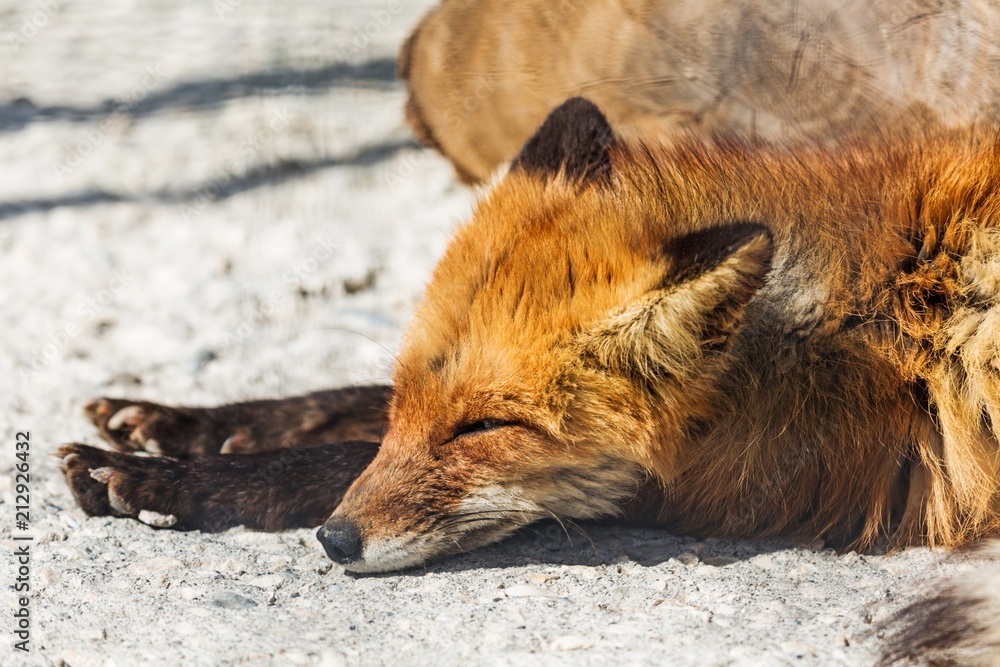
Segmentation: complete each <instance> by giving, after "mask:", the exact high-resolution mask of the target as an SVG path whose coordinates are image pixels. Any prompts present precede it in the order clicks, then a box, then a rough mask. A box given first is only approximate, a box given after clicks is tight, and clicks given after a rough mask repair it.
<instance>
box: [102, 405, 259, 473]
mask: <svg viewBox="0 0 1000 667" xmlns="http://www.w3.org/2000/svg"><path fill="white" fill-rule="evenodd" d="M83 411H84V414H86V416H87V418H88V419H90V421H91V422H92V423H93V424H94V426H96V427H97V430H98V431H99V432H100V434H101V437H102V438H104V439H105V440H107V441H108V443H109V444H110V445H111V446H112V447H114V448H115V449H117V450H118V451H120V452H147V453H149V454H153V455H154V456H171V457H174V458H179V459H186V458H194V457H199V456H208V455H214V454H220V453H221V454H229V453H238V452H241V451H242V448H244V447H246V446H247V443H246V441H248V440H250V438H249V430H248V429H241V428H235V429H234V428H227V427H226V425H224V424H219V423H217V421H218V420H217V419H213V418H212V414H213V413H212V411H211V410H207V409H198V408H171V407H167V406H165V405H158V404H156V403H149V402H147V401H129V400H124V399H118V398H97V399H94V400H93V401H90V402H89V403H87V405H86V406H84V409H83ZM244 431H245V432H244Z"/></svg>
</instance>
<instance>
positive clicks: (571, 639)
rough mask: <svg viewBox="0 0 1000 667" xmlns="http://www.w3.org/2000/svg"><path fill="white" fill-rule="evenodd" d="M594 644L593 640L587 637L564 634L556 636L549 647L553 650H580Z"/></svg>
mask: <svg viewBox="0 0 1000 667" xmlns="http://www.w3.org/2000/svg"><path fill="white" fill-rule="evenodd" d="M593 645H594V642H593V640H591V639H588V638H586V637H581V636H579V635H563V636H562V637H556V638H555V639H553V640H552V643H551V644H549V649H550V650H552V651H579V650H582V649H587V648H591V647H592V646H593Z"/></svg>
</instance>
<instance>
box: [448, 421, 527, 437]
mask: <svg viewBox="0 0 1000 667" xmlns="http://www.w3.org/2000/svg"><path fill="white" fill-rule="evenodd" d="M512 425H513V422H505V421H503V420H500V419H480V420H479V421H477V422H472V423H471V424H465V425H464V426H459V427H458V428H456V429H455V433H454V434H453V435H452V436H451V437H452V438H457V437H459V436H463V435H467V434H469V433H479V432H481V431H492V430H493V429H497V428H503V427H504V426H512Z"/></svg>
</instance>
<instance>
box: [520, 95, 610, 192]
mask: <svg viewBox="0 0 1000 667" xmlns="http://www.w3.org/2000/svg"><path fill="white" fill-rule="evenodd" d="M614 142H615V134H614V132H613V131H612V129H611V125H609V124H608V120H607V119H606V118H605V117H604V114H602V113H601V110H600V109H598V108H597V107H596V106H595V105H594V104H593V102H590V101H589V100H585V99H584V98H582V97H572V98H570V99H568V100H566V101H565V102H563V103H562V104H560V105H559V106H558V107H556V108H555V110H554V111H552V113H550V114H549V116H548V118H546V119H545V122H544V123H542V125H541V127H539V128H538V130H536V131H535V134H534V135H533V136H532V137H531V138H530V139H528V142H527V143H526V144H524V147H523V148H522V149H521V153H520V154H519V155H518V156H517V157H516V158H515V159H514V162H513V164H512V165H511V170H522V171H525V172H527V173H529V174H537V175H540V176H554V175H556V174H558V173H559V172H560V171H563V173H565V174H566V176H568V177H569V178H572V179H575V180H579V181H581V182H599V183H606V182H608V181H610V179H611V155H610V153H609V149H610V147H611V146H612V144H614Z"/></svg>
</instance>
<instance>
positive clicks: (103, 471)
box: [57, 444, 179, 528]
mask: <svg viewBox="0 0 1000 667" xmlns="http://www.w3.org/2000/svg"><path fill="white" fill-rule="evenodd" d="M57 455H58V456H59V457H61V458H62V469H63V474H64V475H65V476H66V483H67V484H68V485H69V488H70V490H71V491H72V492H73V497H74V498H76V502H77V503H78V504H79V505H80V507H81V508H82V509H83V511H84V512H86V513H87V514H88V515H90V516H120V517H135V518H137V519H139V520H140V521H142V522H143V523H146V524H149V525H151V526H156V527H159V528H167V527H171V526H173V525H174V524H176V523H177V516H176V515H175V514H173V513H170V512H169V511H167V510H165V507H166V506H169V505H170V504H171V502H170V500H171V497H172V495H173V493H172V488H171V487H174V488H176V486H177V481H178V473H179V468H178V466H179V464H178V463H177V462H176V461H170V460H167V459H153V458H150V457H138V456H130V455H128V454H120V453H118V452H109V451H107V450H104V449H98V448H96V447H90V446H88V445H79V444H72V445H66V446H64V447H61V448H60V449H59V452H58V454H57Z"/></svg>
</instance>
